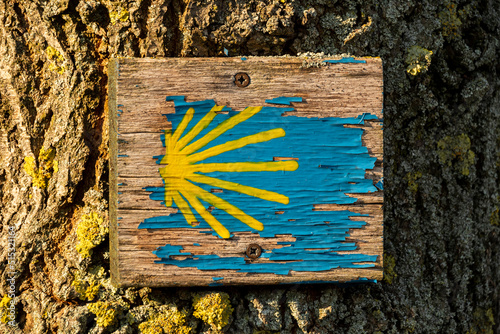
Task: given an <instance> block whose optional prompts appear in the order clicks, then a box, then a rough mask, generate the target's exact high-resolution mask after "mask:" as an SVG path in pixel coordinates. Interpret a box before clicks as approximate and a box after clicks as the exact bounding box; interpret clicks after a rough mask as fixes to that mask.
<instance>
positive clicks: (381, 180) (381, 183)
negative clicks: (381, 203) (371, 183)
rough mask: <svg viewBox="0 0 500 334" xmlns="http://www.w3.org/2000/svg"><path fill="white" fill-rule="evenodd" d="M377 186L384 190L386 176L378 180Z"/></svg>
mask: <svg viewBox="0 0 500 334" xmlns="http://www.w3.org/2000/svg"><path fill="white" fill-rule="evenodd" d="M375 187H377V188H378V189H380V190H384V178H382V179H380V181H378V182H377V184H376V185H375Z"/></svg>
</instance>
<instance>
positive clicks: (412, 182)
mask: <svg viewBox="0 0 500 334" xmlns="http://www.w3.org/2000/svg"><path fill="white" fill-rule="evenodd" d="M421 177H422V173H421V172H415V173H408V174H406V177H405V179H406V181H407V182H408V189H410V191H411V192H412V193H414V194H416V193H417V191H418V182H417V181H418V180H419V179H420V178H421Z"/></svg>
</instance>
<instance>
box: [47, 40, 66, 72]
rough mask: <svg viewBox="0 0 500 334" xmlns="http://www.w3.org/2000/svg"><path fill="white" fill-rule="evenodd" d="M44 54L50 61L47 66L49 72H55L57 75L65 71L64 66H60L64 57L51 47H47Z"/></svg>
mask: <svg viewBox="0 0 500 334" xmlns="http://www.w3.org/2000/svg"><path fill="white" fill-rule="evenodd" d="M45 52H46V53H47V58H48V59H49V60H50V61H51V63H50V64H49V70H51V71H54V72H57V73H59V74H63V73H64V70H65V68H64V66H63V65H62V63H63V62H64V57H63V56H62V55H61V53H60V52H59V51H57V50H56V49H55V48H53V47H52V46H48V47H47V49H46V50H45Z"/></svg>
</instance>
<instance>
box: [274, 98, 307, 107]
mask: <svg viewBox="0 0 500 334" xmlns="http://www.w3.org/2000/svg"><path fill="white" fill-rule="evenodd" d="M292 102H302V98H301V97H286V96H280V97H276V98H274V99H270V100H266V103H272V104H286V105H288V106H289V105H291V103H292Z"/></svg>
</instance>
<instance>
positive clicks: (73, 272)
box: [0, 0, 500, 334]
mask: <svg viewBox="0 0 500 334" xmlns="http://www.w3.org/2000/svg"><path fill="white" fill-rule="evenodd" d="M499 17H500V2H498V1H497V0H470V1H465V0H446V1H443V2H436V1H429V0H422V1H417V0H409V1H407V0H388V1H384V2H379V1H375V0H371V1H362V0H349V1H343V2H336V1H334V0H332V1H324V0H274V1H258V0H249V1H247V0H232V1H221V0H205V1H195V0H184V1H183V0H136V1H134V0H129V1H106V0H0V55H1V56H0V108H1V112H0V122H1V127H0V162H1V164H0V167H1V169H0V201H1V202H0V208H1V216H0V217H1V220H2V230H1V239H0V245H1V251H0V271H1V280H0V283H1V284H0V297H5V298H3V299H2V301H3V303H2V304H0V313H1V315H2V321H0V331H2V332H6V333H10V332H12V333H104V332H111V333H136V332H137V333H138V332H139V331H140V330H142V332H143V333H160V332H159V331H157V332H154V331H153V328H154V325H153V323H154V322H155V321H156V323H157V324H159V325H158V326H160V327H158V328H163V329H162V330H163V331H164V332H165V333H169V332H172V333H182V332H183V331H184V332H189V331H190V332H191V333H209V332H212V333H216V332H221V331H222V332H225V333H238V334H239V333H249V334H250V333H318V334H321V333H364V332H366V333H374V332H384V333H406V332H413V333H466V332H468V333H500V284H499V283H500V252H499V246H498V245H499V244H500V236H499V234H500V218H499V208H500V80H499V77H498V72H497V71H500V62H499V59H498V55H499V54H500V19H499ZM224 49H227V52H228V54H229V55H230V56H243V55H259V56H273V55H284V54H290V55H296V54H297V53H302V56H304V54H303V53H304V52H311V53H309V54H306V55H305V56H307V57H309V58H310V57H313V58H314V57H315V56H317V53H325V54H341V53H350V54H353V55H356V56H380V57H382V60H383V62H384V85H385V86H384V119H385V121H384V123H385V124H384V144H385V148H384V150H385V156H384V163H385V178H384V181H385V185H384V188H385V189H384V190H385V207H384V211H385V219H384V228H385V232H384V247H385V259H384V261H385V278H384V281H383V282H378V283H376V284H372V283H368V284H357V285H310V286H303V285H300V286H299V285H291V286H276V287H265V288H262V287H241V288H221V289H218V290H213V289H201V290H200V289H195V290H193V289H152V290H151V289H147V288H143V289H136V288H128V289H114V288H113V286H112V285H111V284H110V283H109V253H108V247H109V246H108V245H109V244H108V239H107V237H106V233H105V231H106V228H107V224H109V223H108V215H107V209H108V203H107V198H108V192H109V185H108V179H109V173H108V128H107V124H108V114H107V64H108V61H109V59H110V58H112V57H164V56H175V57H181V56H182V57H192V56H202V57H206V56H224V54H225V51H224ZM314 53H316V54H314ZM85 224H87V225H88V226H94V225H95V226H98V227H99V228H100V230H99V232H97V235H99V236H100V238H96V237H95V235H94V236H89V235H86V233H87V232H88V231H89V230H88V229H87V230H86V229H85V228H84V226H87V225H85ZM92 224H94V225H92ZM96 224H97V225H96ZM14 234H15V238H14V240H15V255H12V254H13V252H12V251H11V248H12V240H13V239H12V238H9V236H11V237H12V236H13V235H14ZM85 238H87V239H85ZM88 238H90V239H88ZM92 238H93V239H92ZM85 240H86V242H87V246H88V247H87V248H85V247H83V246H82V245H83V244H84V242H85ZM86 251H87V253H86ZM9 255H11V256H10V258H9ZM86 255H87V256H86ZM9 259H10V262H11V264H13V260H15V264H13V265H14V266H13V267H12V266H11V265H10V264H9ZM11 287H12V288H15V289H14V290H11ZM211 291H217V292H219V294H215V295H208V294H206V292H211ZM9 295H11V296H12V295H15V296H16V298H15V299H14V300H13V302H12V304H13V305H15V320H14V322H15V324H14V323H13V322H10V321H11V318H10V313H9V312H10V310H9V306H10V301H9V300H8V296H9ZM214 296H215V297H217V296H218V297H220V298H219V302H220V305H219V306H220V309H219V310H222V311H223V314H225V315H224V316H223V318H224V317H225V319H222V320H221V319H219V320H213V319H212V320H210V319H208V318H207V317H204V316H203V314H201V313H210V312H212V311H213V312H212V313H213V314H208V316H211V315H214V314H215V313H217V311H218V310H217V309H214V310H212V311H210V310H209V309H207V310H200V306H199V305H204V304H203V301H204V300H205V299H203V298H212V297H214ZM215 297H214V298H215ZM228 298H229V299H228ZM206 300H208V299H206ZM229 303H230V305H229ZM230 306H232V309H234V310H233V311H232V312H231V307H230ZM182 312H184V313H182ZM148 321H149V322H148ZM226 323H227V325H226ZM218 327H220V328H218Z"/></svg>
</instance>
